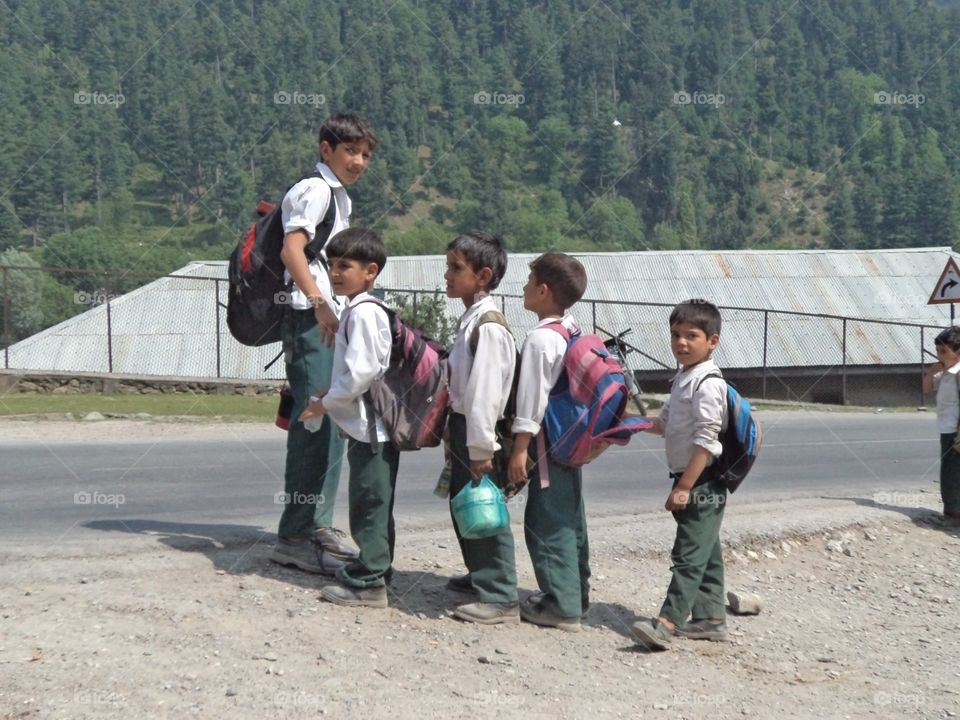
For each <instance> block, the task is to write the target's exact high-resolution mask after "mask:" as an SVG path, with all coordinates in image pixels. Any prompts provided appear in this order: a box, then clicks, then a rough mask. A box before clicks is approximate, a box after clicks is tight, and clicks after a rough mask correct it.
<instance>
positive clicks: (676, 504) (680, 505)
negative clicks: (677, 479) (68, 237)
mask: <svg viewBox="0 0 960 720" xmlns="http://www.w3.org/2000/svg"><path fill="white" fill-rule="evenodd" d="M689 503H690V491H689V490H681V489H680V488H678V487H677V488H674V489H673V490H671V491H670V494H669V495H668V496H667V502H666V504H665V505H664V507H665V508H666V509H667V510H669V511H670V512H676V511H678V510H683V509H684V508H685V507H687V505H688V504H689Z"/></svg>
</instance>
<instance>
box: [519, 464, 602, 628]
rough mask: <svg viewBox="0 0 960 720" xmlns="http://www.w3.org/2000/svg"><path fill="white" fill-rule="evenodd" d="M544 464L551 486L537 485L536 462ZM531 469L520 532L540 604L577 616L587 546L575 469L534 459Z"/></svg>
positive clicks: (586, 574) (585, 596) (584, 597)
mask: <svg viewBox="0 0 960 720" xmlns="http://www.w3.org/2000/svg"><path fill="white" fill-rule="evenodd" d="M541 462H545V463H547V472H548V474H549V476H550V486H549V487H548V488H546V489H544V488H541V487H540V478H539V463H541ZM537 463H538V464H537V467H535V468H534V469H533V472H532V473H531V477H532V480H530V489H529V491H528V494H527V508H526V511H525V512H524V519H523V534H524V538H525V539H526V541H527V550H528V551H529V552H530V560H531V561H532V562H533V572H534V574H535V575H536V577H537V585H539V587H540V590H541V591H543V593H544V597H543V600H542V601H541V605H542V606H544V607H547V608H549V609H550V611H551V612H553V613H555V614H557V615H559V616H561V617H568V618H579V617H580V615H581V613H582V612H583V609H584V607H586V606H587V604H588V603H589V601H590V547H589V543H588V541H587V516H586V512H585V509H584V504H583V478H582V474H581V472H580V468H567V467H561V466H560V465H557V464H556V463H553V462H551V461H550V460H549V458H539V459H538V460H537Z"/></svg>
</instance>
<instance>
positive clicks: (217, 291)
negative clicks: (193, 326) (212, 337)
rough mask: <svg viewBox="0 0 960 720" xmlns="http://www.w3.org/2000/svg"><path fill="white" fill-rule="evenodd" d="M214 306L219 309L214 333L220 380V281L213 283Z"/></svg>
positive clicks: (218, 377)
mask: <svg viewBox="0 0 960 720" xmlns="http://www.w3.org/2000/svg"><path fill="white" fill-rule="evenodd" d="M213 292H214V296H213V306H214V307H215V308H216V309H217V325H216V327H215V328H214V331H215V332H216V335H217V379H218V380H219V379H220V377H221V375H220V281H219V280H214V281H213Z"/></svg>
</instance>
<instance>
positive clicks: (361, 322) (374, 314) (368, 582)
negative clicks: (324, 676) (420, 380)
mask: <svg viewBox="0 0 960 720" xmlns="http://www.w3.org/2000/svg"><path fill="white" fill-rule="evenodd" d="M327 254H328V257H329V264H330V285H331V286H332V288H333V291H334V292H335V293H336V294H337V295H341V296H344V297H346V298H347V307H346V309H345V310H344V312H343V316H342V318H341V322H340V328H339V330H338V331H337V338H336V345H335V348H334V353H333V374H332V377H331V382H330V388H329V389H327V390H321V391H320V392H318V393H317V396H318V399H316V400H313V401H311V402H310V404H309V406H308V407H307V409H306V410H304V411H303V413H302V414H301V415H300V420H309V419H311V418H316V417H322V416H323V415H325V414H326V415H329V416H330V419H332V420H333V421H334V422H335V423H336V424H337V427H339V428H340V431H341V433H342V434H343V435H345V436H346V437H347V459H348V461H349V463H350V492H349V498H350V533H351V534H352V535H353V539H354V540H355V541H356V543H357V547H358V548H359V549H360V554H359V556H358V557H357V558H356V559H354V560H351V561H349V562H348V563H347V564H346V565H345V566H344V567H343V568H341V569H340V570H339V571H338V572H337V580H338V581H339V583H340V584H339V585H329V586H327V587H325V588H323V589H322V590H321V592H320V597H322V598H323V599H324V600H327V601H329V602H332V603H335V604H337V605H351V606H364V607H377V608H385V607H387V588H386V579H387V577H388V576H389V573H390V568H391V564H392V562H393V549H394V539H395V534H394V522H393V498H394V490H395V489H396V484H397V467H398V464H399V457H400V454H399V452H398V451H397V449H396V448H395V447H394V445H393V444H392V443H391V442H390V437H389V435H387V433H386V430H385V429H384V427H383V420H382V419H381V418H380V417H378V416H376V415H375V414H374V413H373V406H372V403H368V402H366V401H365V400H364V394H365V393H366V392H367V391H368V390H369V389H370V386H371V385H372V384H373V382H374V381H375V380H376V379H377V378H379V377H382V376H383V374H384V373H385V372H386V371H387V367H388V365H389V364H390V349H391V345H392V340H393V335H392V332H391V328H390V317H389V315H388V314H387V312H386V311H385V310H384V308H383V307H382V305H381V304H380V302H379V301H378V300H376V299H375V298H374V297H373V296H372V295H370V291H371V290H372V289H373V286H374V283H375V281H376V278H377V275H378V274H379V273H380V271H381V270H382V269H383V266H384V265H385V264H386V261H387V255H386V249H385V248H384V245H383V241H382V240H381V239H380V238H379V236H377V234H376V233H374V232H373V231H372V230H365V229H360V228H350V229H348V230H344V231H343V232H341V233H339V234H337V235H336V236H334V237H333V238H332V239H331V240H330V242H329V244H328V245H327Z"/></svg>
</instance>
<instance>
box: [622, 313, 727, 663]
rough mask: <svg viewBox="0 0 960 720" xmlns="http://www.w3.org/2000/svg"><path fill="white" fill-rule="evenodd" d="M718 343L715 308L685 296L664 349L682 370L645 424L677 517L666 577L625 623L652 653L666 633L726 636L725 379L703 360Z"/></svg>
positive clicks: (669, 507) (668, 506) (672, 317)
mask: <svg viewBox="0 0 960 720" xmlns="http://www.w3.org/2000/svg"><path fill="white" fill-rule="evenodd" d="M719 342H720V311H719V310H718V309H717V308H716V306H715V305H712V304H711V303H709V302H707V301H706V300H688V301H686V302H684V303H681V304H680V305H677V307H675V308H674V309H673V312H672V313H671V314H670V347H671V350H672V351H673V356H674V357H675V358H676V359H677V361H678V362H679V363H680V365H681V366H682V367H681V369H680V371H679V372H678V373H677V375H676V377H674V379H673V384H672V385H671V387H670V399H669V400H668V402H667V404H666V405H664V406H663V410H662V411H661V413H660V417H658V418H656V419H655V420H654V426H653V428H651V432H656V433H658V434H661V435H663V436H664V439H665V441H666V450H667V465H668V466H669V469H670V478H671V479H672V480H673V489H672V490H671V491H670V495H669V496H667V502H666V505H665V507H666V509H667V510H669V511H671V512H672V513H673V517H674V519H675V520H676V521H677V536H676V540H675V541H674V545H673V551H672V553H671V556H670V557H671V561H672V563H673V567H672V568H671V569H672V573H673V578H672V580H671V581H670V587H669V588H668V589H667V597H666V599H665V600H664V602H663V606H662V607H661V608H660V614H659V616H658V617H657V618H655V619H651V620H642V621H639V622H636V623H634V624H633V626H632V630H633V634H634V636H635V637H636V638H637V640H638V641H640V642H642V643H644V644H645V645H647V646H648V647H651V648H654V649H658V650H665V649H666V648H667V647H668V646H669V644H670V639H671V636H672V635H682V636H684V637H688V638H692V639H695V640H696V639H700V640H726V639H727V625H726V621H725V617H726V609H725V604H724V594H723V553H722V550H721V547H720V523H721V522H722V521H723V510H724V507H725V506H726V500H727V490H726V488H725V487H724V486H723V485H722V484H721V483H720V482H719V480H718V479H717V477H716V471H715V468H714V464H713V463H714V458H716V457H718V456H719V455H720V453H721V452H722V451H723V448H722V446H721V444H720V441H719V433H720V431H721V430H722V429H723V426H724V425H725V424H726V422H727V403H726V396H727V384H726V382H725V381H724V380H723V378H722V377H721V376H720V369H719V368H718V367H717V365H716V363H715V362H714V361H713V360H712V359H711V355H712V354H713V351H714V350H716V348H717V345H718V344H719ZM688 617H689V618H691V619H690V621H689V622H688V621H687V618H688Z"/></svg>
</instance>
